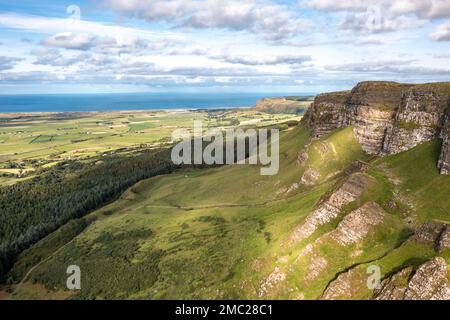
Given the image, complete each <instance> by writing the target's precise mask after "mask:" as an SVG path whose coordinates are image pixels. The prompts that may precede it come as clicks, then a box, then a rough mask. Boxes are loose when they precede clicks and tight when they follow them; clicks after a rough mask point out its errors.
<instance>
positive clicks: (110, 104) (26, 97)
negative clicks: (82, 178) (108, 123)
mask: <svg viewBox="0 0 450 320" xmlns="http://www.w3.org/2000/svg"><path fill="white" fill-rule="evenodd" d="M289 95H290V96H292V95H293V94H292V93H291V94H280V93H276V94H271V93H200V94H199V93H122V94H120V93H113V94H103V93H102V94H20V95H19V94H16V95H1V94H0V113H16V112H17V113H18V112H88V111H114V110H166V109H220V108H240V107H242V108H243V107H253V106H254V105H255V104H256V101H257V100H258V99H261V98H264V97H282V96H289ZM304 95H306V94H304Z"/></svg>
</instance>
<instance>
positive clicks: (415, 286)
mask: <svg viewBox="0 0 450 320" xmlns="http://www.w3.org/2000/svg"><path fill="white" fill-rule="evenodd" d="M447 269H448V266H447V263H446V262H445V259H444V258H441V257H436V258H434V259H432V260H430V261H428V262H426V263H424V264H422V265H421V266H420V267H419V268H418V269H417V270H416V271H415V272H414V271H413V270H412V268H411V267H408V268H405V269H403V270H401V271H400V272H398V273H396V274H394V275H393V276H392V277H390V278H388V279H386V280H384V281H383V282H382V283H381V289H380V290H379V291H378V292H376V293H375V299H377V300H450V283H449V280H448V274H447V273H448V270H447Z"/></svg>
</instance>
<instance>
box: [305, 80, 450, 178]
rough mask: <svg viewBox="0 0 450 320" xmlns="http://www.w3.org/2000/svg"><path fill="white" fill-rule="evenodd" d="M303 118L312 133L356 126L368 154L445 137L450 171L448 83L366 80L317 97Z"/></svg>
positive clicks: (444, 159)
mask: <svg viewBox="0 0 450 320" xmlns="http://www.w3.org/2000/svg"><path fill="white" fill-rule="evenodd" d="M303 123H305V124H306V125H307V126H309V127H310V128H311V130H312V135H313V137H315V138H317V137H321V136H323V135H326V134H328V133H330V132H331V131H333V130H335V129H338V128H342V127H347V126H353V128H354V132H355V134H356V137H357V139H358V141H359V142H360V144H361V145H362V147H363V149H364V150H365V151H366V152H367V153H369V154H375V155H386V154H396V153H399V152H402V151H406V150H409V149H411V148H413V147H415V146H417V145H419V144H420V143H423V142H426V141H430V140H433V139H437V138H441V139H442V140H443V145H442V152H441V156H440V159H439V163H438V168H439V170H440V172H441V173H442V174H450V136H449V127H450V83H431V84H421V85H408V84H400V83H396V82H362V83H359V84H358V85H357V86H356V87H355V88H353V90H351V91H344V92H334V93H327V94H322V95H319V96H317V97H316V99H315V100H314V102H313V103H312V104H311V107H310V108H309V110H308V111H307V113H306V114H305V117H304V119H303Z"/></svg>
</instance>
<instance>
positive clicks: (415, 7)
mask: <svg viewBox="0 0 450 320" xmlns="http://www.w3.org/2000/svg"><path fill="white" fill-rule="evenodd" d="M299 3H300V5H301V6H303V7H308V8H313V9H317V10H322V11H351V12H364V11H367V10H368V9H369V8H371V7H378V8H380V10H381V11H382V12H383V13H385V14H386V13H388V14H390V15H392V16H399V15H404V14H414V15H416V16H417V17H419V18H428V19H436V18H444V17H450V1H448V0H340V1H336V0H301V1H300V2H299Z"/></svg>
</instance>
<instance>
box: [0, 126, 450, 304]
mask: <svg viewBox="0 0 450 320" xmlns="http://www.w3.org/2000/svg"><path fill="white" fill-rule="evenodd" d="M308 142H309V132H308V131H307V130H306V129H305V128H302V127H296V128H294V129H290V130H287V131H284V132H282V133H281V135H280V162H281V163H280V171H279V173H278V175H275V176H261V175H260V174H259V168H258V167H257V166H249V165H239V166H224V167H220V168H213V169H185V170H182V171H177V172H175V173H172V174H169V175H163V176H158V177H154V178H151V179H148V180H143V181H141V182H139V183H137V184H136V185H135V186H133V187H132V188H130V189H129V190H128V191H127V192H125V193H124V194H123V195H122V196H121V197H120V199H119V200H117V201H115V202H113V203H111V204H109V205H107V206H105V207H103V208H101V209H100V210H97V211H95V212H93V213H91V214H90V215H88V216H86V217H84V218H82V219H80V220H75V221H72V222H71V223H69V224H67V225H66V226H64V227H62V228H61V229H59V230H57V231H56V232H54V233H52V234H51V235H49V236H47V237H46V238H44V239H43V240H41V241H40V242H39V243H37V244H36V245H34V246H33V247H32V248H30V249H29V250H26V251H25V252H23V253H22V254H21V255H20V257H19V259H18V261H17V263H16V264H15V266H14V268H13V269H12V270H11V271H10V273H9V275H8V277H9V279H10V282H11V283H12V285H11V286H10V287H9V288H7V290H9V293H8V297H9V298H12V299H20V298H73V299H107V298H111V299H118V298H126V299H134V298H136V299H184V298H186V299H202V298H208V299H210V298H213V299H219V298H230V299H234V298H236V299H251V298H276V299H284V298H286V299H317V298H321V297H322V296H323V294H324V293H325V292H326V289H327V288H328V287H329V285H330V283H332V282H333V281H334V280H336V279H337V277H338V276H339V275H341V274H344V273H346V272H348V271H349V270H352V271H354V272H352V273H351V277H350V279H351V281H352V283H353V284H354V286H353V288H354V290H355V293H352V292H348V295H347V296H346V298H371V297H372V294H373V292H372V291H371V290H369V289H367V287H366V286H365V278H364V277H365V276H367V275H366V274H365V270H366V269H365V268H366V266H367V265H370V264H373V263H377V264H378V265H380V266H381V270H382V274H383V276H387V275H389V274H390V273H392V272H393V271H395V270H399V269H401V268H402V267H403V266H408V265H417V264H418V263H419V262H422V261H425V260H427V259H428V258H430V257H433V256H436V255H441V256H444V257H445V258H446V259H447V262H450V255H449V254H448V252H445V251H444V252H441V253H437V252H436V251H435V250H434V249H433V247H432V245H428V244H418V243H416V242H414V240H413V239H412V238H411V235H412V233H413V229H415V228H417V227H418V226H419V225H420V224H421V223H422V222H424V221H427V220H430V219H433V220H436V221H440V222H445V223H450V215H449V214H448V212H449V209H450V202H449V201H448V194H449V192H450V177H448V176H441V175H439V174H438V171H437V169H436V161H437V160H436V158H437V157H438V155H439V144H440V142H438V141H432V142H429V143H425V144H422V145H420V146H418V147H416V148H414V149H412V150H410V151H408V152H405V153H402V154H399V155H395V156H388V157H385V158H373V157H369V156H368V155H366V154H364V152H363V151H362V149H361V147H360V146H359V144H358V143H357V141H356V139H355V137H354V135H353V131H352V128H351V127H349V128H345V129H340V130H337V131H335V132H333V133H332V134H330V135H328V136H326V137H323V138H322V139H320V140H315V141H313V142H312V143H310V144H308ZM307 144H308V146H307V148H305V145H307ZM305 153H306V154H307V156H305ZM302 155H303V156H302ZM308 170H309V172H314V174H315V176H317V178H316V179H315V180H314V181H309V183H302V182H301V181H302V177H304V176H305V172H307V171H308ZM352 179H353V180H357V181H363V183H362V187H361V188H362V189H361V190H360V193H358V195H357V196H355V198H354V199H353V200H352V201H350V202H348V203H347V204H345V205H344V206H343V207H342V209H341V210H340V211H339V213H338V214H337V216H336V217H334V218H333V219H331V220H330V221H328V222H327V223H324V224H322V225H319V226H318V227H317V229H315V231H314V232H312V234H311V235H310V236H308V237H306V238H304V239H301V240H298V241H293V240H292V239H293V233H294V231H295V230H296V228H298V226H301V225H302V224H304V223H305V222H306V221H307V216H308V215H311V213H312V212H313V211H314V210H315V209H317V208H319V207H320V206H322V205H323V203H324V201H327V199H329V198H330V197H331V196H332V195H333V194H334V193H336V192H339V190H340V189H341V188H342V186H343V185H344V184H345V183H346V182H347V181H349V180H350V181H351V180H352ZM361 207H364V208H369V209H370V210H372V211H373V212H374V214H377V213H381V217H382V218H381V219H380V221H379V223H378V224H374V225H373V226H371V227H370V228H368V229H367V230H365V231H364V232H365V233H364V234H363V235H362V236H361V237H360V238H359V239H358V241H356V242H352V243H350V244H348V245H341V244H340V243H339V242H337V240H336V239H339V237H340V236H342V233H339V232H340V231H341V230H342V228H344V227H346V226H347V225H346V223H347V221H346V220H345V218H346V217H351V216H352V213H353V212H355V210H358V209H359V208H361ZM370 210H369V211H370ZM68 265H79V266H80V268H81V271H82V289H81V290H80V291H76V292H65V291H64V288H65V283H66V279H67V274H66V268H67V266H68Z"/></svg>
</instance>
